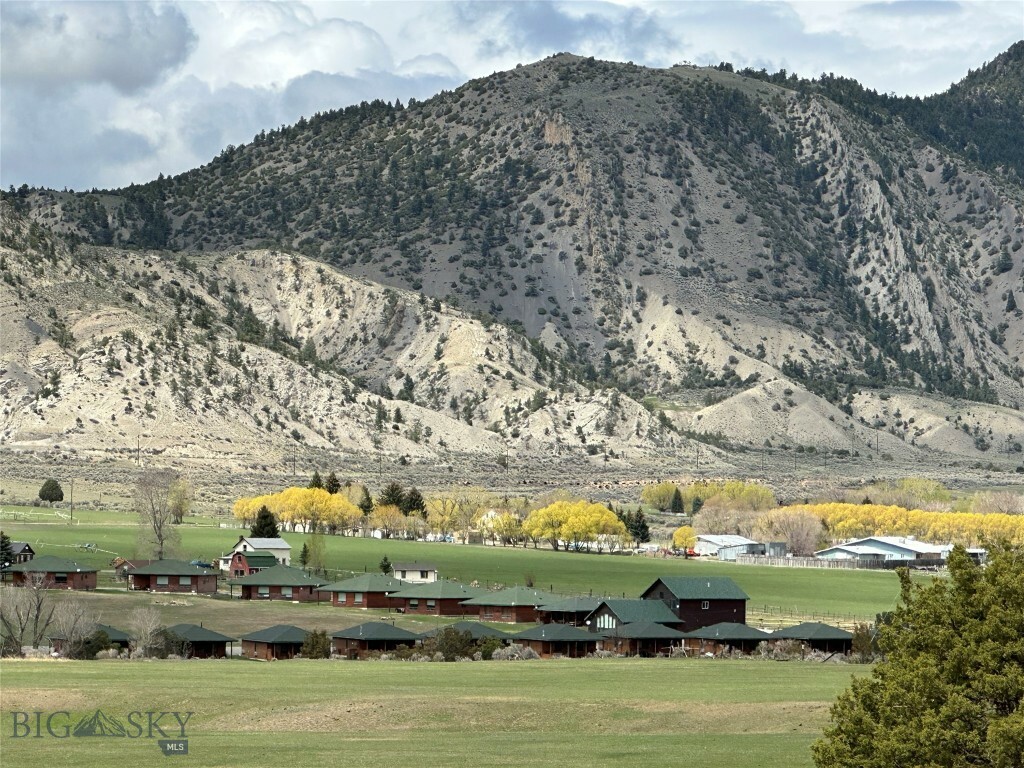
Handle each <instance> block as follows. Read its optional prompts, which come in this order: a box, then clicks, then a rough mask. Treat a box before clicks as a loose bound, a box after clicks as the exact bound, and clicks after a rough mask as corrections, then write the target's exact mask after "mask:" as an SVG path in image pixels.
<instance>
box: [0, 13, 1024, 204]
mask: <svg viewBox="0 0 1024 768" xmlns="http://www.w3.org/2000/svg"><path fill="white" fill-rule="evenodd" d="M2 14H3V18H2V21H3V24H2V28H0V35H2V37H0V42H2V47H0V56H2V58H0V63H2V68H0V88H2V91H3V92H2V97H3V98H2V99H0V110H2V111H0V119H2V121H3V126H4V130H3V132H2V134H0V183H2V184H3V185H4V186H6V185H8V184H12V183H13V184H16V185H18V184H21V183H22V182H28V183H30V184H34V185H47V186H55V187H58V188H60V187H64V186H70V187H74V188H76V189H78V188H88V187H91V186H121V185H125V184H128V183H129V182H132V181H135V182H144V181H147V180H149V179H151V178H153V177H155V176H156V175H157V174H158V173H161V172H162V173H164V174H174V173H180V172H182V171H185V170H188V169H189V168H192V167H195V166H197V165H200V164H202V163H205V162H208V161H209V160H210V159H211V158H212V157H214V156H215V155H216V154H217V153H218V152H220V150H221V149H223V148H224V146H226V145H227V144H240V143H243V142H248V141H249V140H250V139H251V138H252V136H253V135H255V134H256V133H258V132H259V131H260V130H261V129H270V128H274V127H277V126H279V125H281V124H286V123H292V122H294V121H295V120H297V119H298V118H299V117H300V116H301V115H311V114H312V113H314V112H316V111H325V110H329V109H335V108H342V107H345V106H347V105H348V104H352V103H356V102H359V101H364V100H366V101H369V100H372V99H374V98H381V99H385V100H387V101H393V100H394V99H396V98H400V99H402V100H403V101H407V100H408V99H409V98H410V97H415V98H417V99H424V98H428V97H429V96H431V95H433V94H434V93H436V92H438V91H439V90H441V89H451V88H454V87H456V86H457V85H459V84H461V83H462V82H464V81H466V80H467V79H469V78H471V77H480V76H484V75H488V74H490V73H491V72H494V71H497V70H502V69H508V68H512V67H514V66H515V65H516V64H518V63H529V62H532V61H535V60H537V59H540V58H543V57H545V56H548V55H551V54H553V53H556V52H559V51H571V52H574V53H579V54H581V55H585V56H596V57H597V58H604V59H610V60H615V61H627V60H632V61H634V62H635V63H638V64H645V65H648V66H667V65H671V64H673V63H677V62H680V61H684V60H689V61H692V62H694V63H697V64H708V63H718V62H719V61H730V62H732V63H734V64H735V65H737V66H739V67H743V66H753V67H755V68H761V67H764V68H766V69H769V70H771V71H774V70H777V69H779V68H780V67H785V68H786V69H788V70H790V71H795V72H798V73H800V74H801V75H803V76H814V75H817V74H819V73H820V72H823V71H825V72H828V71H831V72H835V73H839V74H845V75H848V76H851V77H854V78H857V79H858V80H860V81H861V82H863V83H864V84H865V85H867V86H868V87H872V88H875V89H878V90H882V91H895V92H897V93H914V94H921V95H923V94H927V93H933V92H936V91H939V90H942V89H944V88H946V87H947V86H948V85H949V83H950V82H952V81H955V80H958V79H960V78H961V77H963V75H964V74H966V72H967V70H968V69H969V68H977V67H978V66H979V65H980V64H981V63H982V62H983V61H985V60H987V59H991V58H992V57H993V56H994V55H996V54H997V53H999V52H1000V51H1002V50H1005V49H1006V48H1007V47H1009V45H1010V44H1012V43H1013V42H1015V41H1016V40H1017V39H1019V38H1020V37H1021V36H1022V35H1024V6H1022V4H1021V3H1020V2H998V1H997V2H960V3H956V2H944V1H940V2H932V1H931V0H923V1H918V2H897V3H892V2H884V1H883V2H853V1H844V2H781V1H777V2H776V1H769V0H763V1H752V2H744V1H742V0H732V1H731V2H715V1H711V0H702V1H697V0H688V1H672V0H614V1H612V2H603V1H601V0H535V1H533V2H525V1H524V2H518V1H512V0H495V1H494V2H468V1H465V0H461V1H457V0H436V1H430V2H427V1H426V0H400V1H396V2H387V3H384V2H354V1H352V0H337V1H333V2H332V1H328V0H318V1H317V2H309V3H303V2H200V1H198V0H195V1H192V2H179V3H161V4H158V5H157V4H152V3H142V2H128V1H123V2H104V3H91V2H73V3H49V2H47V3H24V2H19V1H18V0H14V1H9V2H4V3H3V5H2Z"/></svg>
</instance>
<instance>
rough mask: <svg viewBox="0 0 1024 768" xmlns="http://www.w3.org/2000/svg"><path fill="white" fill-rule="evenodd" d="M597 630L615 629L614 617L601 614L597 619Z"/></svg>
mask: <svg viewBox="0 0 1024 768" xmlns="http://www.w3.org/2000/svg"><path fill="white" fill-rule="evenodd" d="M597 628H598V629H615V617H614V616H611V615H609V614H607V613H602V614H601V615H600V616H598V617H597Z"/></svg>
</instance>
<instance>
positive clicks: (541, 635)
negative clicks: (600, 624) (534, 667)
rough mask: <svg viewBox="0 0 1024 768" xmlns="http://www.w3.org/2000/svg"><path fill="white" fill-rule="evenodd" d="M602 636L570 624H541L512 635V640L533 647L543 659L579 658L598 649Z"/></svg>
mask: <svg viewBox="0 0 1024 768" xmlns="http://www.w3.org/2000/svg"><path fill="white" fill-rule="evenodd" d="M599 640H600V636H599V635H597V634H596V633H594V632H588V631H587V630H585V629H580V628H579V627H573V626H570V625H569V624H541V625H539V626H536V627H531V628H530V629H524V630H523V631H522V632H517V633H516V634H514V635H512V642H514V643H519V644H520V645H525V646H526V647H528V648H532V649H533V650H535V651H536V652H537V654H538V655H539V656H540V657H541V658H542V659H550V658H551V657H553V656H566V657H568V658H571V659H578V658H582V657H584V656H586V655H587V654H588V653H594V651H596V650H597V643H598V641H599Z"/></svg>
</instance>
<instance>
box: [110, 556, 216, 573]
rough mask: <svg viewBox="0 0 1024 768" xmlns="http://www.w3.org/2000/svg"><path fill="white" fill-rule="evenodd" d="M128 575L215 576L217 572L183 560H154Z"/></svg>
mask: <svg viewBox="0 0 1024 768" xmlns="http://www.w3.org/2000/svg"><path fill="white" fill-rule="evenodd" d="M128 574H129V575H132V574H136V575H138V576H215V575H216V574H217V572H216V571H211V570H210V569H209V568H200V567H199V566H197V565H192V564H191V563H186V562H184V561H183V560H154V561H153V562H151V563H150V564H149V565H144V566H142V567H141V568H132V569H131V570H129V571H128Z"/></svg>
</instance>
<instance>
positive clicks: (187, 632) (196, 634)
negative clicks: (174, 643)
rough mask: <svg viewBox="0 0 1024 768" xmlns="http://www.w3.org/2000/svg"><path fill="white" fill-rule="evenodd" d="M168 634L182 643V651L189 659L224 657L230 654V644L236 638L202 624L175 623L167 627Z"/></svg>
mask: <svg viewBox="0 0 1024 768" xmlns="http://www.w3.org/2000/svg"><path fill="white" fill-rule="evenodd" d="M167 634H169V635H171V636H173V637H175V638H177V640H178V641H180V643H181V653H182V656H184V657H185V658H187V659H223V658H226V657H227V656H228V655H229V654H228V644H229V643H234V642H235V640H234V638H231V637H228V636H227V635H222V634H221V633H220V632H214V631H213V630H212V629H207V628H206V627H204V626H203V625H202V624H175V625H174V626H173V627H168V628H167Z"/></svg>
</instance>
